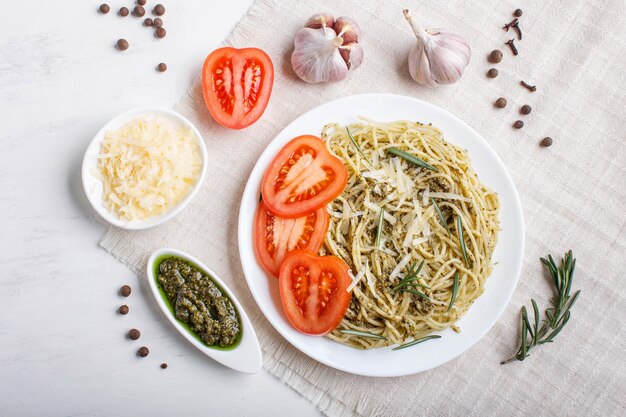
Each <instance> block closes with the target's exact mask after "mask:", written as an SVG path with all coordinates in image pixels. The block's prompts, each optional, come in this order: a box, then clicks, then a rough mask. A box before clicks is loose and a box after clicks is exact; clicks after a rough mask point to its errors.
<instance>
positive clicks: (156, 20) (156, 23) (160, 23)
mask: <svg viewBox="0 0 626 417" xmlns="http://www.w3.org/2000/svg"><path fill="white" fill-rule="evenodd" d="M154 27H155V28H160V27H163V19H161V18H160V17H155V18H154Z"/></svg>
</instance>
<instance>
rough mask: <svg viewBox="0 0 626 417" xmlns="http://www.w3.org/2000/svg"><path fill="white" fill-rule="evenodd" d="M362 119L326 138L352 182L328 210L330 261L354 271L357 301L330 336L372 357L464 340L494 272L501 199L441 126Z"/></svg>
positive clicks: (329, 130)
mask: <svg viewBox="0 0 626 417" xmlns="http://www.w3.org/2000/svg"><path fill="white" fill-rule="evenodd" d="M361 120H363V123H359V124H351V125H349V126H341V125H338V124H328V125H326V126H325V127H324V129H323V131H322V139H323V140H324V141H326V145H327V147H328V149H329V150H330V152H331V153H333V154H335V155H336V156H338V157H339V158H341V160H342V161H343V162H344V165H345V167H346V169H347V171H348V183H347V186H346V187H345V190H344V191H343V193H342V194H341V195H340V196H339V197H338V198H336V199H335V200H334V201H333V202H332V203H331V204H330V205H329V206H328V208H329V210H330V212H331V219H330V228H329V230H328V233H327V235H326V239H325V242H324V246H323V248H322V249H321V254H333V255H336V256H338V257H340V258H341V259H343V260H344V261H346V262H347V263H348V265H349V266H350V268H351V271H352V283H351V285H350V287H349V288H348V290H352V292H353V297H352V299H351V302H350V306H349V308H348V310H347V312H346V315H345V317H344V318H343V320H342V321H341V323H340V325H339V326H338V327H337V328H336V329H335V330H334V331H333V332H332V333H330V334H329V335H328V337H330V338H331V339H333V340H335V341H338V342H341V343H344V344H347V345H350V346H353V347H357V348H362V349H369V348H375V347H381V346H387V345H392V344H402V343H406V342H410V341H411V340H417V339H419V338H422V337H424V336H426V335H428V334H430V333H431V332H434V331H439V330H443V329H445V328H448V327H451V328H452V329H453V330H455V331H459V330H460V329H458V328H457V327H456V326H455V322H456V321H457V320H458V319H459V318H460V317H461V316H462V315H463V314H464V313H465V312H466V311H467V310H468V308H469V307H470V306H471V305H472V303H473V302H474V301H475V300H476V299H477V298H478V297H479V296H480V295H481V294H482V292H483V288H484V284H485V281H486V279H487V278H488V277H489V275H490V274H491V271H492V259H491V257H492V254H493V251H494V249H495V246H496V240H497V236H498V228H499V220H498V208H499V201H498V196H497V194H496V193H495V192H494V191H492V190H490V189H489V188H487V187H486V186H485V185H484V184H482V183H481V182H480V181H479V179H478V177H477V175H476V173H475V172H474V170H473V169H472V166H471V161H470V159H469V156H468V154H467V151H466V150H464V149H461V148H459V147H457V146H454V145H452V144H451V143H449V142H446V141H445V140H444V138H443V136H442V133H441V131H440V130H439V129H437V128H436V127H434V126H431V125H425V124H421V123H416V122H410V121H396V122H391V123H378V122H373V121H370V120H366V119H361Z"/></svg>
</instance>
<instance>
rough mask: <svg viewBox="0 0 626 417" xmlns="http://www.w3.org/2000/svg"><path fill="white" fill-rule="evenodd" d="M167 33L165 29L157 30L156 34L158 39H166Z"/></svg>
mask: <svg viewBox="0 0 626 417" xmlns="http://www.w3.org/2000/svg"><path fill="white" fill-rule="evenodd" d="M166 33H167V32H166V31H165V28H157V30H156V32H155V34H156V37H157V38H164V37H165V34H166Z"/></svg>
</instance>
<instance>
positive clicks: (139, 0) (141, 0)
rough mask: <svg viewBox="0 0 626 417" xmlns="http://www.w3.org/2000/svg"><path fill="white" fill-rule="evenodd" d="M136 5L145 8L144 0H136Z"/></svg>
mask: <svg viewBox="0 0 626 417" xmlns="http://www.w3.org/2000/svg"><path fill="white" fill-rule="evenodd" d="M137 4H138V5H140V6H145V5H146V0H137Z"/></svg>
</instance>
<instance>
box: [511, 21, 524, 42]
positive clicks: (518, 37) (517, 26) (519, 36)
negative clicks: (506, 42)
mask: <svg viewBox="0 0 626 417" xmlns="http://www.w3.org/2000/svg"><path fill="white" fill-rule="evenodd" d="M512 28H513V30H514V31H515V33H517V39H518V40H520V41H521V40H522V29H520V27H519V22H517V23H515V24H514V25H513V26H512Z"/></svg>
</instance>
